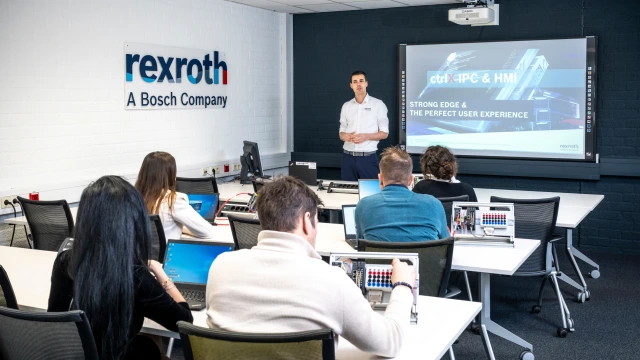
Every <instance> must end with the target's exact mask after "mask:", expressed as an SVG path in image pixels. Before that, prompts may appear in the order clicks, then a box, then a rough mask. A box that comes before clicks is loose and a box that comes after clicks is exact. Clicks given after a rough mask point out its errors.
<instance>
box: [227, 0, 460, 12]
mask: <svg viewBox="0 0 640 360" xmlns="http://www.w3.org/2000/svg"><path fill="white" fill-rule="evenodd" d="M229 1H232V2H236V3H239V4H245V5H249V6H253V7H257V8H261V9H267V10H273V11H278V12H283V13H290V14H303V13H314V12H330V11H350V10H363V9H382V8H392V7H403V6H421V5H437V4H460V5H462V4H461V1H460V0H229Z"/></svg>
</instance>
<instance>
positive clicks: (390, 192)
mask: <svg viewBox="0 0 640 360" xmlns="http://www.w3.org/2000/svg"><path fill="white" fill-rule="evenodd" d="M412 170H413V161H412V160H411V156H410V155H409V154H408V153H407V152H406V151H404V150H402V149H400V148H399V147H396V146H394V147H389V148H386V149H385V150H384V151H383V152H382V154H381V158H380V174H378V178H379V179H380V188H381V189H382V190H381V191H380V192H379V193H377V194H374V195H370V196H367V197H365V198H363V199H361V200H360V201H359V202H358V205H357V206H356V212H355V221H356V232H357V237H358V239H366V240H376V241H425V240H436V239H444V238H447V237H449V229H448V228H447V220H446V218H445V214H444V208H443V207H442V204H441V203H440V201H439V200H438V199H436V198H434V197H433V196H431V195H426V194H418V193H414V192H413V191H411V190H409V185H410V184H411V183H412V182H413V175H411V172H412Z"/></svg>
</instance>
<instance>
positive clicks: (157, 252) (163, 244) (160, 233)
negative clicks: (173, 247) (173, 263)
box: [149, 215, 167, 263]
mask: <svg viewBox="0 0 640 360" xmlns="http://www.w3.org/2000/svg"><path fill="white" fill-rule="evenodd" d="M149 221H150V222H151V251H150V253H149V259H150V260H158V261H159V262H161V263H162V262H164V254H165V252H166V251H167V238H166V236H165V235H164V228H163V227H162V221H161V220H160V216H159V215H150V216H149Z"/></svg>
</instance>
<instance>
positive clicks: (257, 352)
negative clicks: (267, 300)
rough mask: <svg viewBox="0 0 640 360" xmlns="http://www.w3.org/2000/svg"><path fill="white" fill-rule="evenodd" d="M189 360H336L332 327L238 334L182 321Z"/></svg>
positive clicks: (184, 343) (180, 323)
mask: <svg viewBox="0 0 640 360" xmlns="http://www.w3.org/2000/svg"><path fill="white" fill-rule="evenodd" d="M178 329H179V330H180V339H181V340H182V344H183V347H184V357H185V359H187V360H205V359H206V360H218V359H220V360H222V359H296V360H334V359H335V343H334V335H333V331H332V330H331V329H321V330H313V331H303V332H295V333H283V334H259V333H235V332H228V331H220V330H214V329H205V328H201V327H198V326H195V325H192V324H190V323H187V322H184V321H179V322H178Z"/></svg>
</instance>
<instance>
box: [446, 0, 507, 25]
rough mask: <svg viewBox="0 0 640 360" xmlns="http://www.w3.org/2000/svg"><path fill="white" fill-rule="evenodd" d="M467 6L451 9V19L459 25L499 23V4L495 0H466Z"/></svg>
mask: <svg viewBox="0 0 640 360" xmlns="http://www.w3.org/2000/svg"><path fill="white" fill-rule="evenodd" d="M463 2H464V3H465V4H466V5H467V7H465V8H460V9H450V10H449V21H451V22H454V23H456V24H458V25H471V26H489V25H498V20H499V18H498V10H499V6H500V5H497V4H495V3H494V0H464V1H463Z"/></svg>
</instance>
